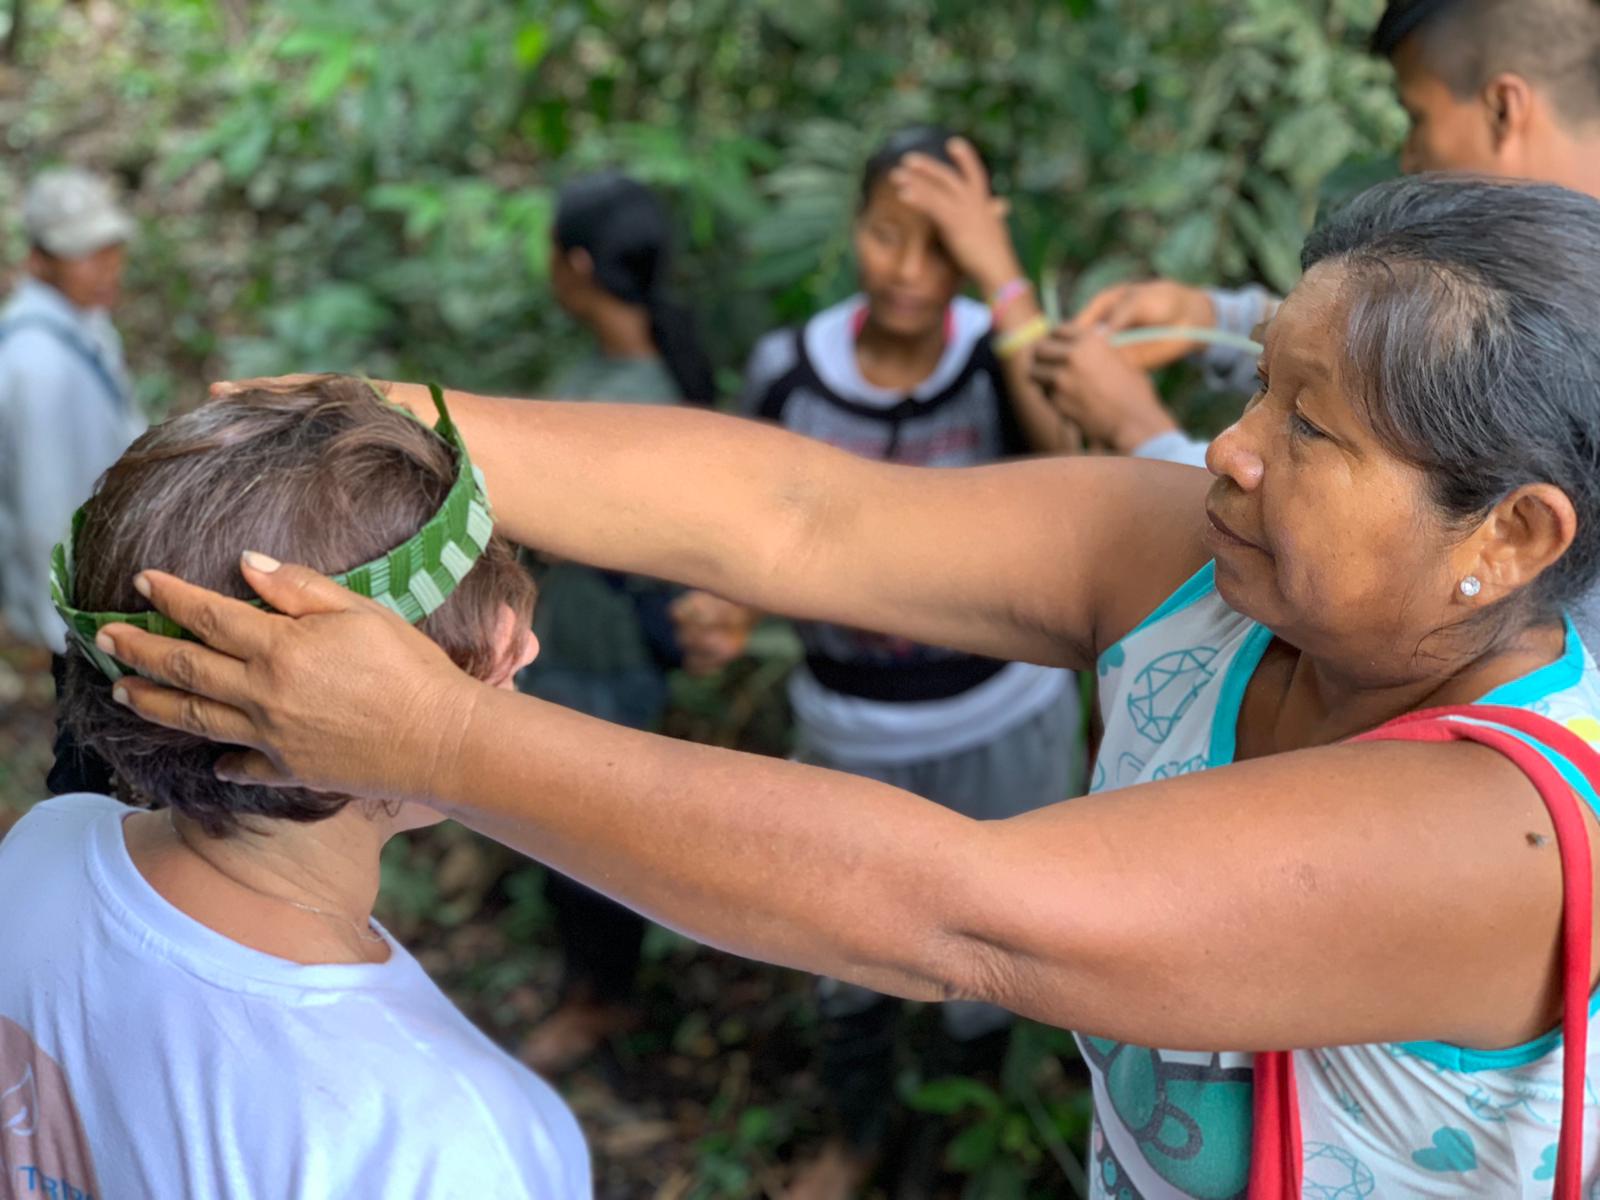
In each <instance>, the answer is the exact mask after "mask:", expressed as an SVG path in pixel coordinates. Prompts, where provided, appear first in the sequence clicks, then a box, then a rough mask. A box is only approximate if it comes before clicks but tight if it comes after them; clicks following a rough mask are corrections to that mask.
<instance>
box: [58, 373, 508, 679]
mask: <svg viewBox="0 0 1600 1200" xmlns="http://www.w3.org/2000/svg"><path fill="white" fill-rule="evenodd" d="M428 390H429V391H430V392H431V393H432V395H433V404H434V407H435V408H437V409H438V410H439V422H438V424H437V425H435V426H434V432H436V433H437V434H438V435H439V436H440V437H442V438H443V439H444V440H445V441H446V442H448V443H449V444H450V446H451V448H452V449H454V450H455V452H456V463H457V467H456V479H455V482H454V483H453V484H451V485H450V491H449V493H448V494H447V495H446V496H445V498H444V503H443V504H441V505H440V506H439V511H438V512H436V513H434V514H433V516H432V517H430V518H428V520H427V522H426V523H424V525H423V526H422V528H421V529H419V530H417V532H416V533H415V534H414V535H413V536H412V537H410V538H408V539H407V540H406V541H405V542H403V543H402V544H401V545H399V546H397V547H395V548H394V549H393V550H391V551H389V553H388V554H385V555H384V556H383V557H382V558H376V559H373V560H372V561H371V562H369V563H363V564H362V565H361V566H359V567H356V568H354V569H352V570H349V571H346V572H344V573H343V574H341V575H335V576H333V581H334V582H335V583H338V584H341V585H342V586H344V587H347V588H349V589H350V590H351V591H352V592H355V593H356V594H357V595H358V596H367V597H370V598H371V599H373V600H376V601H377V602H378V603H379V604H382V605H383V606H384V607H385V608H389V609H392V610H393V611H394V612H397V613H399V614H400V615H401V616H402V617H404V618H405V619H406V620H407V621H410V622H411V623H412V624H413V625H415V624H416V623H417V622H418V621H420V620H422V619H423V618H424V617H426V616H428V615H429V614H430V613H432V612H434V611H435V610H437V609H438V608H439V606H440V605H442V604H443V603H444V602H445V600H446V598H448V597H449V595H450V593H452V592H453V591H455V590H456V588H457V587H458V586H459V585H460V583H461V581H462V580H463V579H465V578H466V577H467V572H468V571H470V570H472V567H473V564H474V563H476V562H477V561H478V559H479V557H480V556H482V554H483V551H484V548H485V547H487V546H488V544H489V538H490V537H491V536H492V535H493V533H494V518H493V517H492V516H491V515H490V510H489V496H488V493H487V491H485V489H484V485H483V473H482V472H481V471H479V470H478V468H477V467H475V466H473V465H472V459H471V458H470V457H469V456H468V454H467V444H466V442H465V441H464V440H463V439H462V437H461V431H460V430H458V429H457V428H456V425H455V422H454V421H452V420H451V419H450V411H449V409H447V408H446V407H445V403H444V393H443V392H441V391H440V390H439V387H438V385H436V384H434V385H430V386H429V389H428ZM407 415H410V414H409V413H408V414H407ZM83 518H84V511H83V509H81V508H80V509H79V510H78V511H77V512H76V513H74V514H73V516H72V530H71V533H70V535H69V540H68V541H66V542H64V543H61V544H59V545H57V546H56V548H55V551H54V553H52V555H51V557H50V598H51V600H52V602H53V603H54V604H55V609H56V612H58V613H59V614H61V619H62V620H63V621H65V622H66V625H67V633H68V635H69V636H70V637H71V639H72V641H73V643H74V644H75V645H76V646H77V647H78V649H80V650H82V651H83V653H84V654H85V655H87V656H88V658H89V661H90V662H92V663H94V665H95V666H97V667H99V668H100V670H101V671H102V672H103V673H104V674H105V675H106V676H107V677H108V678H109V679H112V680H117V679H121V678H122V677H123V675H125V674H127V672H128V668H125V667H124V666H123V665H122V664H120V663H118V662H117V660H116V659H114V658H112V657H111V655H109V654H107V653H106V652H105V651H103V650H101V649H100V648H99V647H98V646H96V645H95V644H94V639H95V635H96V634H98V633H99V632H100V630H102V629H104V628H105V627H106V626H107V625H132V626H134V628H136V629H143V630H145V631H147V632H149V633H154V634H160V635H161V636H163V637H176V638H186V639H189V640H191V641H193V640H194V637H193V635H192V634H191V633H190V632H189V631H188V630H187V629H184V628H183V627H182V626H181V625H179V624H178V623H177V622H175V621H173V620H171V619H170V618H169V617H167V616H165V615H163V614H162V613H159V612H155V611H150V612H138V613H106V612H100V613H88V612H82V611H80V610H78V609H76V608H73V607H72V603H71V601H72V599H73V597H74V594H75V591H74V586H73V584H74V577H73V561H72V559H73V551H74V549H75V548H76V546H77V542H78V531H79V530H80V529H81V528H82V527H83ZM250 603H252V604H254V605H256V606H257V607H259V608H265V607H266V605H265V604H264V603H262V602H261V601H260V600H252V601H250Z"/></svg>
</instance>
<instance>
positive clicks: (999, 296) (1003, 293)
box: [989, 275, 1033, 322]
mask: <svg viewBox="0 0 1600 1200" xmlns="http://www.w3.org/2000/svg"><path fill="white" fill-rule="evenodd" d="M1032 290H1033V285H1032V284H1031V283H1029V282H1028V281H1027V280H1026V279H1023V278H1022V277H1021V276H1020V275H1019V276H1018V277H1017V278H1015V279H1008V280H1006V281H1005V282H1004V283H1002V284H1001V285H1000V286H999V287H997V288H995V290H994V295H993V296H991V297H990V298H989V315H990V316H991V317H993V318H994V319H995V321H996V322H998V321H999V320H1000V318H1001V316H1002V315H1003V314H1004V313H1005V311H1006V309H1008V308H1010V307H1011V306H1012V305H1013V304H1015V303H1016V302H1017V301H1018V300H1020V299H1021V298H1022V297H1023V296H1026V295H1027V294H1028V293H1029V292H1031V291H1032Z"/></svg>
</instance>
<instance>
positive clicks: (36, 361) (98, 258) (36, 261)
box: [0, 167, 144, 652]
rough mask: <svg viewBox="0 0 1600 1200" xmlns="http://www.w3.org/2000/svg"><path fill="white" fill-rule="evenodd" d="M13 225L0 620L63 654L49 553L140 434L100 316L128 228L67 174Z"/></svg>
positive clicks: (0, 501) (102, 198)
mask: <svg viewBox="0 0 1600 1200" xmlns="http://www.w3.org/2000/svg"><path fill="white" fill-rule="evenodd" d="M22 223H23V228H24V231H25V232H26V234H27V237H28V242H29V246H30V250H29V253H28V259H27V264H26V268H25V273H24V275H23V277H22V280H21V282H20V283H19V284H18V285H17V288H16V290H15V291H14V292H13V293H12V294H11V296H10V298H9V299H8V300H7V302H6V304H5V306H4V307H3V308H0V616H3V617H4V620H5V624H6V625H7V626H8V627H9V628H10V630H11V632H12V634H13V635H15V636H17V637H19V638H21V639H22V640H23V641H25V642H29V643H32V644H34V645H38V646H48V647H49V648H50V649H52V650H55V651H57V652H60V651H61V650H62V648H63V645H64V642H63V637H64V633H65V631H64V629H63V627H62V625H61V623H60V621H59V619H58V618H57V617H56V615H55V613H54V611H53V610H52V608H51V605H50V589H49V577H50V571H49V568H50V550H51V548H52V547H53V546H54V545H55V543H56V542H58V541H60V540H61V537H62V535H63V533H64V532H65V530H66V527H67V522H68V521H69V520H70V519H71V516H72V513H73V510H74V509H76V508H77V507H78V505H80V504H82V503H83V501H84V500H86V499H87V498H88V496H89V493H90V491H91V490H92V489H93V487H94V481H95V480H96V479H97V478H98V477H99V475H100V473H101V472H102V471H104V470H105V469H106V468H107V467H109V466H110V465H111V464H112V463H113V462H115V461H116V459H117V458H118V456H119V455H121V453H122V452H123V451H124V450H125V449H127V446H128V443H129V442H131V441H132V440H133V439H134V438H135V437H137V436H138V435H139V433H140V431H141V430H142V429H143V428H144V421H143V420H142V418H141V417H140V416H139V414H138V412H137V410H136V409H135V406H134V404H133V398H132V395H131V393H130V391H129V388H128V380H127V372H126V369H125V368H124V366H123V360H122V341H121V339H120V338H119V337H118V336H117V332H116V330H115V329H114V328H113V327H112V325H111V319H110V316H109V315H108V311H107V310H109V309H110V308H111V306H112V305H113V304H115V303H116V300H117V296H118V290H119V287H120V284H121V280H122V265H123V257H124V246H125V244H126V242H127V240H128V238H129V236H130V235H131V234H132V232H133V221H132V220H131V219H130V218H129V217H128V215H127V214H126V213H125V212H123V211H122V209H121V208H120V207H118V205H117V202H116V200H115V198H114V197H113V195H112V192H111V188H110V187H109V185H108V184H107V183H106V182H105V181H104V180H102V179H100V178H98V177H96V176H94V175H92V174H90V173H88V172H87V171H83V170H79V169H77V168H70V167H69V168H61V169H57V170H51V171H46V172H43V173H41V174H40V175H39V176H38V177H37V178H35V179H34V181H33V182H32V184H31V185H30V186H29V188H28V190H27V193H26V195H25V196H24V197H23V203H22Z"/></svg>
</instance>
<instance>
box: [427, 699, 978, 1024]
mask: <svg viewBox="0 0 1600 1200" xmlns="http://www.w3.org/2000/svg"><path fill="white" fill-rule="evenodd" d="M479 700H480V703H478V705H477V706H476V708H475V710H474V712H473V714H472V717H471V719H470V721H469V723H468V725H467V727H466V732H465V734H464V736H463V741H462V744H461V749H460V752H459V753H458V754H456V755H453V756H452V761H453V762H455V763H457V764H459V765H457V766H455V767H454V768H452V769H450V770H448V771H445V772H443V773H442V774H441V777H440V778H439V779H438V780H437V781H436V784H435V792H436V795H438V796H439V798H440V799H441V800H448V801H449V802H450V803H449V804H448V805H447V807H448V810H449V811H450V813H451V815H452V816H454V817H456V818H457V819H458V820H460V821H462V822H463V823H464V824H467V825H469V826H471V827H472V828H474V829H477V830H479V831H480V832H482V833H484V834H486V835H488V836H489V837H492V838H494V839H495V840H497V841H500V842H503V843H505V844H507V845H510V846H513V847H515V848H516V849H518V850H521V851H523V852H524V853H527V854H529V855H530V856H532V857H535V858H537V859H539V860H540V861H542V862H545V863H548V864H549V865H550V866H552V867H554V868H555V869H556V870H559V871H562V872H563V873H566V874H569V875H572V876H573V877H575V878H577V879H579V880H581V881H583V882H584V883H586V884H588V885H589V886H591V887H594V888H596V889H598V890H600V891H602V892H605V893H606V894H608V895H610V896H612V897H613V898H615V899H617V900H619V901H621V902H622V903H624V904H626V905H628V906H629V907H630V908H634V909H637V910H638V911H640V912H643V913H645V914H646V915H648V916H650V917H651V918H653V919H655V920H657V921H659V922H661V923H662V924H665V925H669V926H671V927H673V928H675V929H677V930H680V931H681V932H683V933H685V934H687V935H689V936H690V937H693V938H695V939H696V940H698V941H702V942H705V943H707V944H710V945H713V946H717V947H719V948H721V949H724V950H729V951H732V952H734V953H738V954H742V955H746V956H749V957H753V958H758V959H762V960H765V961H768V962H776V963H781V964H783V965H785V966H790V967H797V968H800V969H802V970H806V971H812V972H816V973H819V974H825V975H830V976H833V977H835V978H841V979H847V980H850V981H853V982H857V983H861V984H864V985H866V986H869V987H872V988H874V989H876V990H879V991H885V992H890V993H893V994H896V995H901V996H906V997H910V998H914V999H946V998H949V997H951V996H952V995H957V994H965V993H968V992H970V991H971V990H972V988H973V986H974V985H973V983H972V979H973V975H974V972H973V971H972V970H971V969H970V964H969V962H968V958H967V952H966V949H965V948H964V947H965V945H966V942H965V939H964V938H962V937H960V936H958V935H956V934H955V933H953V932H951V931H952V930H953V929H955V928H957V927H958V926H959V924H960V919H959V917H958V916H957V915H956V914H957V912H958V911H960V910H962V909H965V908H966V907H967V906H966V905H964V904H963V903H962V892H963V890H964V887H965V886H966V881H970V880H976V879H979V878H981V877H982V875H983V872H982V871H981V870H979V869H978V866H977V862H976V859H977V858H978V857H979V856H980V854H981V851H980V847H981V845H982V843H983V830H982V826H981V825H980V824H979V823H978V822H975V821H971V820H968V819H966V818H964V817H961V816H958V815H957V814H954V813H952V812H949V811H947V810H945V809H942V808H940V807H938V806H937V805H934V804H932V803H929V802H928V801H925V800H922V799H920V798H918V797H915V796H912V795H910V794H908V793H905V792H901V791H898V790H897V789H894V788H891V787H888V786H886V785H884V784H880V783H877V782H875V781H872V780H867V779H860V778H857V777H854V776H848V775H842V774H838V773H835V772H827V771H822V770H820V769H818V768H813V767H805V766H800V765H798V764H795V763H790V762H784V761H781V760H776V759H771V758H762V757H758V756H755V755H747V754H739V753H735V752H732V751H726V750H716V749H711V748H708V747H704V746H698V745H694V744H692V743H688V742H679V741H674V740H671V739H667V738H661V737H654V736H651V735H648V734H642V733H638V732H635V731H633V730H628V729H624V728H621V727H619V726H614V725H610V724H607V723H605V722H602V721H597V720H594V719H592V718H589V717H585V716H581V715H579V714H576V713H573V712H571V711H569V710H567V709H563V708H560V707H558V706H555V705H550V704H544V703H542V702H540V701H537V700H534V699H532V698H530V697H525V696H517V695H515V694H512V693H505V692H491V691H489V690H488V689H483V690H482V691H481V692H480V695H479ZM508 731H515V735H514V736H508ZM969 857H970V858H972V859H973V861H970V862H969V861H968V859H969ZM952 906H953V907H952Z"/></svg>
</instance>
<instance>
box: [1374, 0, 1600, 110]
mask: <svg viewBox="0 0 1600 1200" xmlns="http://www.w3.org/2000/svg"><path fill="white" fill-rule="evenodd" d="M1411 37H1415V38H1416V39H1417V44H1418V48H1419V50H1420V52H1421V57H1422V61H1423V62H1424V63H1425V64H1426V66H1427V68H1428V69H1429V70H1430V71H1431V72H1432V73H1433V74H1435V75H1437V76H1438V77H1439V78H1440V79H1441V80H1443V81H1444V83H1445V84H1446V85H1447V86H1448V87H1449V88H1450V90H1451V91H1452V92H1453V93H1454V94H1455V95H1456V97H1457V98H1465V97H1467V96H1470V95H1472V94H1474V93H1476V92H1478V91H1479V90H1480V89H1482V88H1483V87H1484V86H1485V85H1487V84H1488V83H1489V82H1490V80H1492V79H1493V78H1494V77H1495V76H1496V75H1499V74H1501V73H1509V74H1514V75H1519V76H1521V77H1522V78H1524V79H1526V80H1527V81H1528V82H1529V83H1530V84H1532V85H1534V86H1535V87H1537V88H1538V89H1539V90H1540V91H1542V92H1544V93H1545V94H1546V95H1547V96H1549V97H1550V99H1551V101H1552V103H1553V104H1554V106H1555V108H1556V111H1557V112H1558V113H1559V114H1560V115H1561V117H1562V118H1563V119H1564V120H1565V121H1566V122H1567V123H1569V124H1572V125H1586V124H1590V123H1594V122H1597V121H1600V3H1596V2H1595V0H1390V4H1389V6H1388V8H1387V9H1386V10H1385V11H1384V14H1383V18H1382V19H1381V20H1380V21H1379V23H1378V27H1377V29H1376V30H1375V31H1374V32H1373V35H1372V43H1371V45H1372V50H1373V53H1375V54H1378V55H1381V56H1382V57H1385V58H1389V57H1392V56H1393V55H1394V53H1395V51H1396V50H1397V49H1398V48H1399V47H1400V44H1401V43H1402V42H1404V41H1406V40H1407V39H1408V38H1411Z"/></svg>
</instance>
